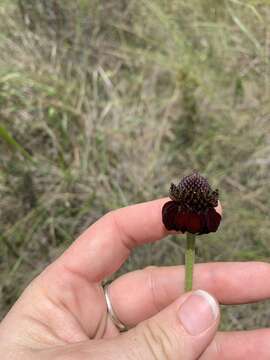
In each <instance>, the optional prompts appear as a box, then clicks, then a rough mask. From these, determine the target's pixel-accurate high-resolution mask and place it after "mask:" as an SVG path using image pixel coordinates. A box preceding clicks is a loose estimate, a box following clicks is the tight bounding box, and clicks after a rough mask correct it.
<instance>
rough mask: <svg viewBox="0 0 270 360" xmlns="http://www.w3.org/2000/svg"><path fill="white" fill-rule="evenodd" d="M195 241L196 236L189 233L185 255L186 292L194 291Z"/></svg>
mask: <svg viewBox="0 0 270 360" xmlns="http://www.w3.org/2000/svg"><path fill="white" fill-rule="evenodd" d="M195 241H196V235H194V234H190V233H187V247H186V254H185V264H186V266H185V272H186V274H185V291H186V292H188V291H191V290H192V282H193V266H194V262H195Z"/></svg>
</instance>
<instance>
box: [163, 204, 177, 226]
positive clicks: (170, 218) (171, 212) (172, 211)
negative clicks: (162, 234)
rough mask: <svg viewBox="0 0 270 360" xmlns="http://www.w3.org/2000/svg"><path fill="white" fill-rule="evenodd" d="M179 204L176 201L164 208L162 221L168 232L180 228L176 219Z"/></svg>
mask: <svg viewBox="0 0 270 360" xmlns="http://www.w3.org/2000/svg"><path fill="white" fill-rule="evenodd" d="M178 207H179V206H178V204H177V202H175V201H168V202H166V204H164V205H163V208H162V221H163V224H164V225H165V227H166V229H167V230H176V231H178V230H179V228H178V227H177V224H176V223H175V219H176V216H177V213H178Z"/></svg>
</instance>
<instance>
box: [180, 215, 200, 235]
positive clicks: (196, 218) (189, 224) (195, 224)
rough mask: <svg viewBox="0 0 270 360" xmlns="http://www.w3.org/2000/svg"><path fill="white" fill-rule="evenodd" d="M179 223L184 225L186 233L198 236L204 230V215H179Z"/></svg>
mask: <svg viewBox="0 0 270 360" xmlns="http://www.w3.org/2000/svg"><path fill="white" fill-rule="evenodd" d="M178 218H179V221H180V222H181V223H182V224H183V225H185V228H186V231H188V232H190V233H191V234H200V233H202V232H203V230H204V228H205V222H204V215H203V214H197V213H194V212H192V213H189V212H185V213H181V215H180V216H178Z"/></svg>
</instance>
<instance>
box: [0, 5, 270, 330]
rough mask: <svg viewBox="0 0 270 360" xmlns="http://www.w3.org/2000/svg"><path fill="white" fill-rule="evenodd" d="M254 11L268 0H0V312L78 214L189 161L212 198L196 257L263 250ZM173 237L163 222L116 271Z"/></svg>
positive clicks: (77, 221)
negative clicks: (220, 212) (210, 229)
mask: <svg viewBox="0 0 270 360" xmlns="http://www.w3.org/2000/svg"><path fill="white" fill-rule="evenodd" d="M269 24H270V7H269V2H268V0H264V1H259V0H258V1H255V0H253V1H252V0H246V1H240V0H220V1H214V0H190V1H164V0H151V1H150V0H139V1H138V0H129V1H126V0H101V1H100V0H91V1H85V0H72V1H71V0H66V1H58V0H18V1H3V0H2V1H0V34H1V35H0V151H1V157H0V205H1V206H0V297H1V309H0V313H1V315H4V313H5V312H6V311H7V310H8V309H9V307H10V306H11V305H12V303H13V302H14V301H15V299H16V298H17V296H18V295H19V294H20V292H21V290H22V289H23V288H24V287H25V286H26V284H27V283H28V282H29V281H30V280H31V279H32V278H33V277H34V276H35V275H36V274H37V273H39V272H40V271H41V270H42V269H43V268H44V267H45V266H46V265H47V264H48V263H50V262H51V261H52V260H53V259H54V258H55V257H56V256H58V255H59V254H60V253H61V252H62V251H63V250H64V249H65V248H66V247H67V246H68V245H69V244H70V243H71V242H72V241H73V239H74V238H76V236H77V235H78V234H79V233H81V232H82V231H83V230H84V229H85V228H86V227H87V226H88V225H89V224H91V223H92V222H93V221H95V220H96V219H97V218H99V217H100V216H101V215H103V214H104V213H106V212H107V211H108V210H110V209H114V208H117V207H120V206H125V205H128V204H131V203H136V202H141V201H147V200H151V199H154V198H157V197H161V196H164V195H166V194H167V192H168V186H169V184H170V182H171V181H172V180H176V181H177V179H178V178H179V177H180V176H183V175H186V174H188V173H190V172H191V170H193V169H197V170H198V171H200V172H201V173H203V174H204V175H206V176H208V177H209V179H210V181H211V182H212V184H213V185H214V186H217V187H219V189H220V192H221V198H222V202H223V206H224V220H223V224H222V227H221V229H220V230H219V231H218V232H217V233H216V234H212V235H211V234H210V235H209V236H202V237H200V239H199V241H198V246H199V248H198V254H197V258H198V260H197V261H199V262H204V261H229V260H264V261H267V260H269V257H270V241H269V238H270V228H269V205H270V197H269V192H270V181H269V178H270V171H269V170H270V157H269V151H270V102H269V96H270V81H269V76H270V63H269V54H270V25H269ZM183 252H184V241H183V239H181V238H176V237H173V236H172V237H168V238H167V239H165V240H163V241H161V242H159V243H157V244H153V245H148V246H145V247H143V248H140V249H137V250H136V251H134V253H133V255H132V256H131V258H130V259H129V260H128V261H127V263H126V264H125V266H124V267H123V269H121V271H120V272H119V273H121V272H124V271H130V270H132V269H134V268H141V267H144V266H146V265H149V264H156V265H160V264H164V265H171V264H179V263H183ZM89 266H91V264H89ZM251 286H252V284H251ZM267 306H268V307H269V304H266V303H265V304H259V305H246V306H236V307H226V309H224V315H223V325H222V326H223V328H225V329H229V328H230V329H231V328H235V329H242V328H255V327H259V326H266V325H267V321H268V320H267V319H268V312H269V309H268V310H267ZM268 325H269V324H268Z"/></svg>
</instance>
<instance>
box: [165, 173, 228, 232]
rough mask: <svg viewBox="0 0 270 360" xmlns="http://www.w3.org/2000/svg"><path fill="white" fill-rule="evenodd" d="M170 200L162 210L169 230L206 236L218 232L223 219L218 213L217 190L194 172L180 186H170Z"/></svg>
mask: <svg viewBox="0 0 270 360" xmlns="http://www.w3.org/2000/svg"><path fill="white" fill-rule="evenodd" d="M170 198H171V199H172V200H171V201H168V202H167V203H166V204H165V205H164V206H163V208H162V220H163V223H164V225H165V227H166V229H168V230H176V231H179V230H180V231H182V232H183V233H184V232H186V231H188V232H190V233H192V234H207V233H209V232H215V231H217V229H218V227H219V224H220V221H221V216H220V214H219V213H218V212H217V211H216V210H215V207H216V206H217V205H218V190H212V189H211V186H210V185H209V183H208V180H207V179H206V178H204V177H203V176H201V175H200V174H198V173H197V172H193V173H192V174H191V175H189V176H185V177H184V178H183V179H182V180H181V181H180V182H179V184H178V185H175V184H171V187H170Z"/></svg>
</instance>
